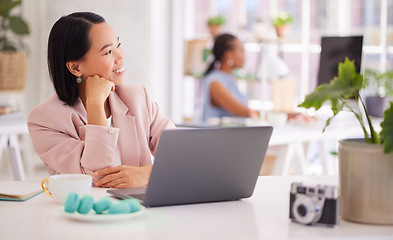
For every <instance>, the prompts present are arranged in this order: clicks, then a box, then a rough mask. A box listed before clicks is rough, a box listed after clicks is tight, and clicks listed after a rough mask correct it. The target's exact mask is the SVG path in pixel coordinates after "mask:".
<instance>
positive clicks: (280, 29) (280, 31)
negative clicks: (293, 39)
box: [272, 12, 293, 37]
mask: <svg viewBox="0 0 393 240" xmlns="http://www.w3.org/2000/svg"><path fill="white" fill-rule="evenodd" d="M272 23H273V26H274V28H275V29H276V32H277V36H278V37H286V36H288V35H289V33H290V31H291V28H290V24H292V23H293V17H292V16H291V15H290V14H288V13H286V12H279V13H278V14H277V15H276V16H275V17H274V18H273V20H272Z"/></svg>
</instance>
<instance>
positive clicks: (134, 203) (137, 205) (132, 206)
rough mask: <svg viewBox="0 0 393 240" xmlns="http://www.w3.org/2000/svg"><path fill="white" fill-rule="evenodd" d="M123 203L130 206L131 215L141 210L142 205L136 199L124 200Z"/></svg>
mask: <svg viewBox="0 0 393 240" xmlns="http://www.w3.org/2000/svg"><path fill="white" fill-rule="evenodd" d="M122 202H125V203H127V204H128V205H129V206H130V213H133V212H138V211H139V210H141V204H140V202H139V201H138V200H137V199H135V198H128V199H124V200H122Z"/></svg>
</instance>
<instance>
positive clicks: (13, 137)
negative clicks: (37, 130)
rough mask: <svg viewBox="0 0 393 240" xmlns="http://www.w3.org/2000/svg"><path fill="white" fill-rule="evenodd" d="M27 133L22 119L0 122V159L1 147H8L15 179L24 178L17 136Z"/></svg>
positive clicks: (0, 154)
mask: <svg viewBox="0 0 393 240" xmlns="http://www.w3.org/2000/svg"><path fill="white" fill-rule="evenodd" d="M28 133H29V131H28V130H27V124H26V122H24V121H13V122H2V123H1V124H0V159H1V156H2V151H3V149H5V148H6V149H8V153H9V159H10V162H11V167H12V172H13V174H14V179H15V180H25V171H24V168H23V162H22V157H21V153H20V147H19V140H18V136H19V135H24V134H28Z"/></svg>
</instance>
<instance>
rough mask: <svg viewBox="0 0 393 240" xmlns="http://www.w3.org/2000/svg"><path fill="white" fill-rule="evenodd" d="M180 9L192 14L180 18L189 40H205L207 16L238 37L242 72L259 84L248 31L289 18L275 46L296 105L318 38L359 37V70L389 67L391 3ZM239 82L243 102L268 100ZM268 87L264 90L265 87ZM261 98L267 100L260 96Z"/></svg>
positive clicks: (346, 0) (316, 1) (319, 1)
mask: <svg viewBox="0 0 393 240" xmlns="http://www.w3.org/2000/svg"><path fill="white" fill-rule="evenodd" d="M186 4H187V5H188V9H190V11H193V12H194V14H185V17H186V18H187V17H192V18H193V19H192V21H190V20H188V21H185V22H187V23H192V26H186V28H188V29H193V30H194V32H193V33H192V34H191V35H192V38H193V39H209V38H210V36H209V31H208V29H207V27H206V20H207V19H208V17H210V16H213V15H222V16H224V17H225V18H226V20H227V23H226V25H225V27H224V29H225V31H226V32H231V33H233V34H235V35H238V36H239V37H240V36H243V38H244V39H245V49H246V57H247V60H246V65H245V67H244V68H245V71H246V72H247V73H249V74H247V76H250V75H251V76H253V77H254V78H257V80H260V79H259V78H258V76H257V74H255V73H256V68H257V67H258V64H259V62H258V56H259V53H260V51H261V49H262V47H261V44H263V42H262V43H260V42H258V41H255V38H254V39H253V38H252V36H253V26H254V25H255V24H256V23H257V22H258V21H259V20H262V22H264V23H265V24H270V23H271V19H272V18H273V16H275V14H276V13H277V12H281V11H284V12H287V13H289V14H290V15H292V16H293V18H294V22H293V24H292V26H291V32H290V34H289V35H288V36H286V37H285V38H282V39H279V40H278V41H277V42H276V43H277V44H278V46H279V53H278V54H279V56H280V57H281V58H282V59H283V60H284V61H285V63H286V64H287V65H288V67H289V70H290V76H291V77H292V78H293V79H295V81H296V83H297V92H296V96H297V97H296V100H297V102H300V101H301V100H302V99H303V98H304V96H305V95H306V94H307V93H309V92H311V91H312V90H314V88H315V87H316V83H317V75H318V65H319V54H320V51H321V48H320V40H321V36H349V35H363V36H364V42H363V62H362V69H364V68H365V67H367V68H373V69H379V70H382V71H384V70H386V69H391V68H393V0H210V1H209V0H194V1H192V0H191V1H187V3H186ZM191 35H190V36H191ZM244 36H245V37H244ZM250 36H251V37H250ZM185 39H187V37H185ZM187 40H190V38H188V39H187ZM210 41H211V39H210ZM251 78H252V77H251ZM187 81H189V79H188V80H187ZM195 81H198V80H197V79H196V80H195ZM244 81H245V82H246V85H248V87H247V86H246V87H244V89H245V90H246V92H247V94H248V96H249V98H251V99H254V100H261V99H262V100H264V99H265V100H266V99H267V100H270V96H268V93H269V92H270V91H263V90H262V89H261V86H260V82H258V81H251V80H249V79H248V80H244ZM244 81H243V85H244ZM186 85H187V86H192V84H186ZM186 85H185V86H186ZM270 85H271V84H270V83H269V84H268V85H267V86H266V87H267V88H270V87H271V86H270ZM250 89H254V90H250ZM258 89H259V90H258ZM187 92H190V91H187ZM263 93H267V95H266V94H265V96H263V95H264V94H263ZM188 97H189V96H188ZM188 101H189V99H188ZM187 109H188V107H187ZM188 114H191V113H190V111H188ZM187 117H190V116H187Z"/></svg>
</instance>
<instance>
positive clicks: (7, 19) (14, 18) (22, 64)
mask: <svg viewBox="0 0 393 240" xmlns="http://www.w3.org/2000/svg"><path fill="white" fill-rule="evenodd" d="M21 3H22V1H20V0H19V1H15V0H0V90H22V89H24V86H25V83H26V71H27V54H26V51H25V49H26V47H25V45H24V43H23V41H22V37H23V36H26V35H28V34H29V26H28V24H27V22H26V21H25V20H24V19H23V18H22V17H21V16H19V15H16V14H13V11H14V10H15V9H16V8H17V7H20V5H21Z"/></svg>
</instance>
